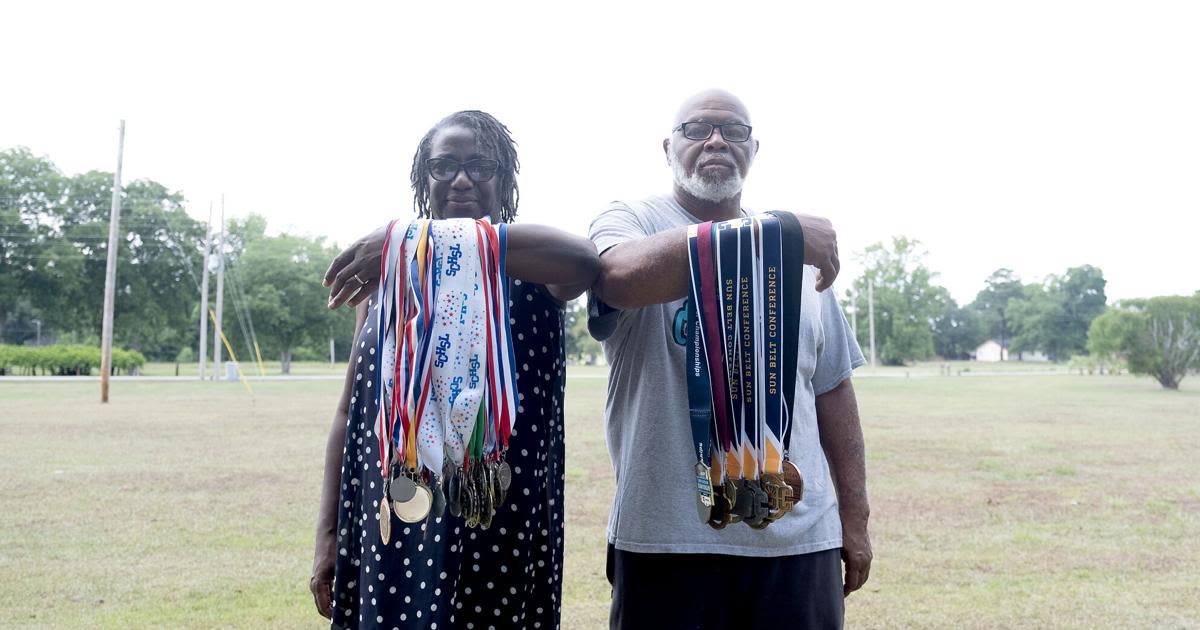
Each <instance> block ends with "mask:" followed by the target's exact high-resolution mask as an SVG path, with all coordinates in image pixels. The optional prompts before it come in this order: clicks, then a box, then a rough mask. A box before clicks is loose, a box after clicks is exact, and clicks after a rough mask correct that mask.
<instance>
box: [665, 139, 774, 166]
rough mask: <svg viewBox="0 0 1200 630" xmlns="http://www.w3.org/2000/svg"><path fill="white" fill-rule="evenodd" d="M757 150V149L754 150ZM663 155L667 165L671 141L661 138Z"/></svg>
mask: <svg viewBox="0 0 1200 630" xmlns="http://www.w3.org/2000/svg"><path fill="white" fill-rule="evenodd" d="M755 150H757V149H755ZM663 155H664V156H666V158H667V163H670V162H671V139H670V138H663Z"/></svg>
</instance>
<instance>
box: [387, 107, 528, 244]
mask: <svg viewBox="0 0 1200 630" xmlns="http://www.w3.org/2000/svg"><path fill="white" fill-rule="evenodd" d="M446 127H466V128H467V129H470V130H471V131H472V132H473V133H474V134H475V141H476V142H477V143H479V145H480V146H481V147H482V148H483V150H484V151H485V152H486V153H488V154H491V155H494V156H495V157H496V160H498V161H499V162H500V168H499V170H498V171H497V172H496V177H498V178H500V181H499V182H497V184H496V189H497V194H498V195H499V197H500V216H499V217H497V218H499V219H500V221H502V222H504V223H512V220H513V218H514V217H516V215H517V203H519V202H520V200H521V193H520V191H518V190H517V173H519V172H520V171H521V163H520V162H519V161H518V160H517V143H516V142H513V139H512V136H511V135H510V134H509V131H508V127H505V126H504V123H501V122H500V121H499V120H496V117H495V116H492V115H491V114H489V113H487V112H481V111H477V110H467V111H461V112H455V113H453V114H450V115H449V116H447V117H445V118H443V119H442V120H440V121H439V122H438V124H436V125H434V126H433V128H432V129H430V130H429V132H428V133H426V134H425V137H424V138H421V143H420V144H419V145H417V153H416V155H414V156H413V165H412V174H411V176H410V178H411V180H412V188H413V208H414V209H415V210H416V211H417V216H419V217H421V218H428V217H429V216H430V210H429V172H428V170H427V169H426V167H425V161H426V160H428V159H429V152H430V151H432V150H433V136H434V135H436V134H437V132H438V131H439V130H441V129H444V128H446ZM493 220H494V219H493Z"/></svg>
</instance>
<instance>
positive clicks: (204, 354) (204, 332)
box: [200, 202, 212, 381]
mask: <svg viewBox="0 0 1200 630" xmlns="http://www.w3.org/2000/svg"><path fill="white" fill-rule="evenodd" d="M210 249H212V202H209V204H208V231H206V232H205V233H204V269H203V273H204V279H203V280H201V281H200V380H202V381H203V380H204V374H205V373H204V364H205V363H207V361H208V260H209V259H208V252H209V250H210Z"/></svg>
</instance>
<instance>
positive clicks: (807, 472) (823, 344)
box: [588, 196, 865, 556]
mask: <svg viewBox="0 0 1200 630" xmlns="http://www.w3.org/2000/svg"><path fill="white" fill-rule="evenodd" d="M700 222H701V221H700V220H699V219H697V218H696V217H694V216H692V215H691V214H690V213H689V212H688V211H687V210H685V209H684V208H683V207H682V206H680V205H679V204H678V203H677V202H676V201H675V200H674V198H673V197H670V196H663V197H652V198H649V199H645V200H642V201H636V202H614V203H612V204H611V205H609V207H608V209H607V210H606V211H604V212H603V213H602V214H601V215H600V216H598V217H596V219H595V220H594V221H592V225H591V228H590V229H589V231H588V232H589V237H590V238H591V239H592V241H593V242H594V243H595V244H596V249H597V250H598V251H600V252H601V253H603V252H604V251H605V250H607V249H609V248H610V247H613V246H614V245H618V244H620V243H623V242H625V241H630V240H636V239H641V238H645V237H647V236H650V235H652V234H656V233H658V232H661V231H664V230H669V229H671V228H676V227H680V226H686V225H689V224H692V223H700ZM815 284H816V282H815V281H814V272H813V268H812V267H805V268H804V291H803V298H802V307H801V325H800V344H799V345H800V348H799V356H798V360H797V366H798V371H799V375H798V377H797V379H796V399H795V410H794V416H793V424H792V439H791V444H790V454H791V460H792V461H793V462H795V463H796V465H797V466H799V468H800V472H801V473H802V474H803V475H804V500H803V502H801V503H800V504H798V505H797V506H796V507H795V508H794V509H793V510H792V512H791V513H789V514H788V515H787V516H785V517H783V518H782V519H780V520H779V521H777V522H775V523H773V524H772V525H771V526H770V527H768V528H766V529H763V530H753V529H751V528H749V527H747V526H746V525H741V524H734V525H731V526H729V527H727V528H725V529H724V530H719V531H718V530H715V529H712V528H711V527H709V526H708V525H705V524H703V523H701V522H700V520H699V519H698V518H697V516H696V499H695V494H696V477H695V472H694V466H695V464H696V457H695V454H694V453H693V452H692V448H691V447H692V443H691V427H690V425H689V419H688V398H687V381H686V378H687V377H686V370H685V365H684V355H685V349H684V346H683V345H682V344H681V343H680V342H677V341H676V340H675V336H674V335H675V333H674V331H675V326H674V324H675V320H676V318H678V317H682V316H683V315H682V313H683V304H684V300H682V299H681V300H676V301H674V302H670V303H667V304H656V305H653V306H647V307H645V308H640V309H636V310H631V311H622V312H621V313H620V314H619V315H617V323H616V329H615V331H614V332H613V334H612V335H611V336H610V337H609V338H608V339H606V340H604V355H605V357H606V358H607V360H608V363H609V366H610V367H609V381H608V404H607V405H606V408H605V420H606V425H607V434H608V435H607V437H608V451H609V454H610V456H611V458H612V465H613V470H614V472H615V474H616V481H617V490H616V495H615V496H614V497H613V505H612V511H611V512H610V513H609V518H608V540H609V542H610V543H613V544H614V545H615V546H616V547H617V549H621V550H623V551H636V552H644V553H720V554H732V555H741V556H784V555H794V554H802V553H811V552H815V551H822V550H825V549H832V548H835V547H840V546H841V544H842V526H841V520H840V519H839V517H838V510H837V496H836V492H835V491H834V488H833V482H832V480H831V479H830V476H829V465H828V463H827V462H826V460H825V452H824V451H823V450H822V449H821V442H820V437H819V435H818V432H817V415H816V408H815V401H816V397H817V396H819V395H821V394H824V393H825V392H828V391H830V390H831V389H833V388H834V387H836V386H837V385H838V384H840V383H841V382H842V381H844V380H845V379H846V378H848V377H849V376H850V374H851V372H853V370H854V368H856V367H858V366H860V365H862V364H863V363H865V361H864V359H863V356H862V351H861V350H860V349H859V347H858V342H857V341H856V340H855V339H854V336H853V334H852V333H851V332H850V329H849V326H847V324H846V317H845V315H843V314H842V310H841V308H840V307H839V306H838V304H837V299H836V298H835V297H834V292H833V290H832V289H829V290H826V291H824V292H822V293H817V292H816V290H815V289H814V286H815Z"/></svg>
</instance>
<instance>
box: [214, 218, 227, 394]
mask: <svg viewBox="0 0 1200 630" xmlns="http://www.w3.org/2000/svg"><path fill="white" fill-rule="evenodd" d="M215 255H216V257H217V311H216V315H217V316H216V317H215V318H214V320H213V330H214V332H213V380H214V381H216V380H220V379H221V305H222V302H224V297H225V195H224V194H222V195H221V237H220V238H219V239H218V240H217V249H216V252H215Z"/></svg>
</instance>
